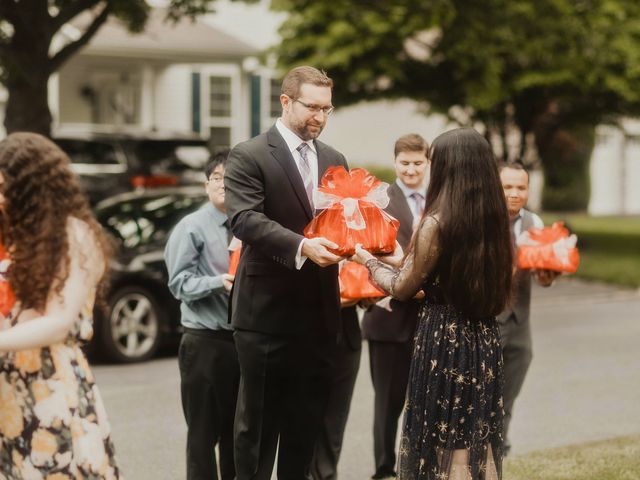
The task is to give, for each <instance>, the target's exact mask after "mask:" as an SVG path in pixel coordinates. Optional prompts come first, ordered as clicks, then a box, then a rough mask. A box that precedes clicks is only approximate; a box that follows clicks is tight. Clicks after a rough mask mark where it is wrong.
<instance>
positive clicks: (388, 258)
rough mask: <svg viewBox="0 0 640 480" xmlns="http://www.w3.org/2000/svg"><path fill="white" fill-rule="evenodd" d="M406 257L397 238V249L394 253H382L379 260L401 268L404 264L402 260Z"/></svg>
mask: <svg viewBox="0 0 640 480" xmlns="http://www.w3.org/2000/svg"><path fill="white" fill-rule="evenodd" d="M403 259H404V252H403V251H402V247H401V246H400V244H399V243H398V241H397V240H396V249H395V250H394V251H393V253H391V254H389V255H380V256H379V257H378V260H380V261H381V262H384V263H386V264H387V265H391V266H392V267H395V268H400V267H401V266H402V260H403Z"/></svg>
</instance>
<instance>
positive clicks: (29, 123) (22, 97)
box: [4, 72, 51, 136]
mask: <svg viewBox="0 0 640 480" xmlns="http://www.w3.org/2000/svg"><path fill="white" fill-rule="evenodd" d="M8 73H9V78H8V79H7V83H6V86H7V91H8V94H9V97H8V99H7V108H6V111H5V118H4V126H5V128H6V130H7V133H12V132H18V131H27V132H36V133H40V134H42V135H45V136H49V135H50V134H51V112H50V110H49V101H48V92H47V84H48V80H49V76H48V75H47V74H46V73H44V72H39V73H38V74H37V75H36V78H33V77H32V78H25V77H24V76H22V75H20V74H18V75H12V74H11V72H8ZM12 77H13V78H12Z"/></svg>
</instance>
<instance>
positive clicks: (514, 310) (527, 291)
mask: <svg viewBox="0 0 640 480" xmlns="http://www.w3.org/2000/svg"><path fill="white" fill-rule="evenodd" d="M521 221H522V231H523V232H524V231H526V230H528V229H529V228H531V227H533V226H534V223H533V215H532V213H531V212H529V211H528V210H524V209H522V220H521ZM514 283H515V285H514V291H513V298H512V300H511V305H509V306H508V307H507V308H506V309H505V311H504V312H502V313H501V314H500V315H498V317H497V318H498V322H499V323H505V322H506V321H507V320H509V317H510V316H511V314H513V316H514V317H515V321H516V323H524V322H528V321H529V311H530V309H531V272H529V271H528V270H520V269H518V270H517V271H516V274H515V276H514Z"/></svg>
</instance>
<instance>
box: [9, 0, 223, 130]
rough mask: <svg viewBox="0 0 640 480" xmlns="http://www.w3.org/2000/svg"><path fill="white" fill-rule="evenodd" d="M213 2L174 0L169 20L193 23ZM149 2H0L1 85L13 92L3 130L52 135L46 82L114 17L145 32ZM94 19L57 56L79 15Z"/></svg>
mask: <svg viewBox="0 0 640 480" xmlns="http://www.w3.org/2000/svg"><path fill="white" fill-rule="evenodd" d="M213 1H214V0H171V1H170V2H169V5H168V7H167V19H168V20H173V21H176V20H178V19H179V18H181V17H183V16H188V17H191V18H194V17H195V16H196V15H200V14H203V13H206V12H208V11H210V8H211V4H212V3H213ZM149 10H150V7H149V5H147V3H146V2H145V0H0V68H1V69H2V74H1V76H0V81H1V82H2V83H3V84H4V86H5V87H6V88H7V91H8V98H7V105H6V112H5V121H4V125H5V128H6V130H7V132H8V133H11V132H14V131H18V130H23V131H32V132H38V133H42V134H44V135H49V133H50V130H51V112H50V111H49V104H48V96H47V83H48V80H49V77H50V76H51V74H53V73H54V72H56V71H57V70H58V69H59V68H60V67H61V66H62V65H63V64H64V63H65V62H66V61H67V60H68V59H69V58H71V57H72V56H73V55H74V54H76V53H77V52H78V50H80V49H81V48H82V47H83V46H85V45H86V44H87V43H88V42H89V40H91V38H92V37H93V36H94V35H95V34H96V32H97V31H98V30H99V29H100V27H101V26H102V25H103V24H104V23H105V22H106V21H107V19H108V18H109V17H110V16H114V17H117V18H118V19H120V20H122V21H123V22H124V23H125V25H126V26H127V27H128V28H129V30H131V31H132V32H140V31H141V30H142V29H143V28H144V25H145V22H146V20H147V18H148V15H149ZM83 13H84V14H87V15H89V16H90V17H91V20H90V21H89V23H88V24H87V26H86V27H84V30H82V32H81V33H80V35H79V37H78V38H77V39H75V40H72V41H69V42H68V43H66V44H65V45H63V46H62V47H61V48H60V49H58V50H57V51H53V52H52V42H53V40H54V37H55V36H56V35H58V34H59V32H60V29H61V28H62V27H63V26H64V25H65V24H67V23H68V22H70V21H71V20H73V19H74V18H76V17H77V16H78V15H80V14H83Z"/></svg>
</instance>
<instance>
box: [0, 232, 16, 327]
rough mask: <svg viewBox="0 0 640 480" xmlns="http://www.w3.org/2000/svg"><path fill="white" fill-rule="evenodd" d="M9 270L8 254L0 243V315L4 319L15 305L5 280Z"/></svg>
mask: <svg viewBox="0 0 640 480" xmlns="http://www.w3.org/2000/svg"><path fill="white" fill-rule="evenodd" d="M8 268H9V254H8V253H7V251H6V250H5V249H4V246H3V245H2V243H0V314H1V315H2V316H4V317H6V316H7V315H8V314H9V312H10V311H11V309H12V308H13V305H14V304H15V303H16V296H15V295H14V293H13V289H12V288H11V285H10V284H9V280H8V279H7V269H8Z"/></svg>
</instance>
